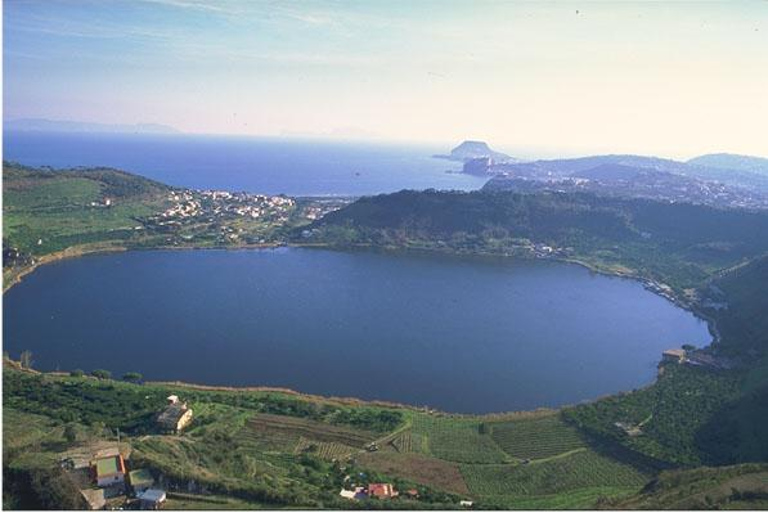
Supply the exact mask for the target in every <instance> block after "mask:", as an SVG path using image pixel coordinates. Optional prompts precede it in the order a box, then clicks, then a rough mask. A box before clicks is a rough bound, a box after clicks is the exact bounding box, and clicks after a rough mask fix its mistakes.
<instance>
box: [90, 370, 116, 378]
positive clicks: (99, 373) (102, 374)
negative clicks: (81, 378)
mask: <svg viewBox="0 0 768 512" xmlns="http://www.w3.org/2000/svg"><path fill="white" fill-rule="evenodd" d="M91 375H93V376H94V377H96V378H97V379H111V378H112V372H110V371H109V370H101V369H99V370H93V371H92V372H91Z"/></svg>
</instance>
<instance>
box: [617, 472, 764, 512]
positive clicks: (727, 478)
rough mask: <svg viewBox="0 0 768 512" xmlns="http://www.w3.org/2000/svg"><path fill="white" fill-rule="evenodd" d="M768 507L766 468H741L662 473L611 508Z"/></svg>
mask: <svg viewBox="0 0 768 512" xmlns="http://www.w3.org/2000/svg"><path fill="white" fill-rule="evenodd" d="M766 504H768V465H766V464H742V465H738V466H725V467H719V468H712V467H702V468H696V469H689V470H684V471H681V470H677V471H664V472H662V473H661V474H660V475H659V476H658V477H657V478H655V479H654V480H653V481H652V482H651V483H650V484H648V485H647V486H646V487H645V488H644V489H643V491H642V492H641V493H638V494H636V495H634V496H632V497H629V498H626V499H622V500H617V501H614V502H612V503H610V504H608V505H612V506H613V508H633V509H637V508H643V509H657V510H660V509H736V508H740V509H751V510H762V509H765V506H766Z"/></svg>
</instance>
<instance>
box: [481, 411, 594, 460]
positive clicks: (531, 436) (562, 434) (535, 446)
mask: <svg viewBox="0 0 768 512" xmlns="http://www.w3.org/2000/svg"><path fill="white" fill-rule="evenodd" d="M485 425H486V430H487V431H489V433H490V435H491V438H492V439H493V440H494V441H495V442H496V444H498V445H499V447H500V448H501V449H502V450H504V451H505V452H506V453H508V454H509V455H511V456H512V457H515V458H518V459H545V458H547V457H552V456H554V455H559V454H561V453H566V452H569V451H572V450H577V449H579V448H583V447H585V446H586V443H585V441H584V438H583V437H582V436H581V434H579V432H578V431H577V430H576V429H575V428H573V427H571V426H570V425H568V424H566V423H565V422H563V420H562V419H560V416H559V415H552V416H546V417H543V418H536V419H525V420H516V421H509V422H503V423H495V422H494V423H486V424H485Z"/></svg>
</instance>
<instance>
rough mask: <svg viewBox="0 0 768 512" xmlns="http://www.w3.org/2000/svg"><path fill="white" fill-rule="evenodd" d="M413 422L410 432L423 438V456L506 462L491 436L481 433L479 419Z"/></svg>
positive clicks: (425, 418)
mask: <svg viewBox="0 0 768 512" xmlns="http://www.w3.org/2000/svg"><path fill="white" fill-rule="evenodd" d="M412 421H413V427H412V432H413V433H415V434H417V435H420V436H424V438H426V441H425V442H423V446H426V452H427V453H429V454H431V455H434V456H435V457H437V458H440V459H445V460H450V461H454V462H467V463H479V464H493V463H502V462H508V461H509V456H508V455H507V454H506V453H504V452H503V451H502V450H501V448H499V446H498V445H497V444H496V443H495V442H494V441H493V439H492V438H491V436H489V435H486V434H481V433H480V424H481V422H480V421H479V420H478V419H474V418H460V417H457V418H452V417H444V416H443V417H435V416H428V415H426V414H415V415H413V418H412Z"/></svg>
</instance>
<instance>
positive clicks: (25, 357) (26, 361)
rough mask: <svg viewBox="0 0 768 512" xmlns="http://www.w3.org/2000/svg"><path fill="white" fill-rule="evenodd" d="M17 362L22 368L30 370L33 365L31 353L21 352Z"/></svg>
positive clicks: (27, 351)
mask: <svg viewBox="0 0 768 512" xmlns="http://www.w3.org/2000/svg"><path fill="white" fill-rule="evenodd" d="M19 362H20V363H21V367H22V368H27V369H29V368H32V365H33V364H34V361H33V360H32V352H31V351H29V350H25V351H24V352H22V353H21V356H19Z"/></svg>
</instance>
